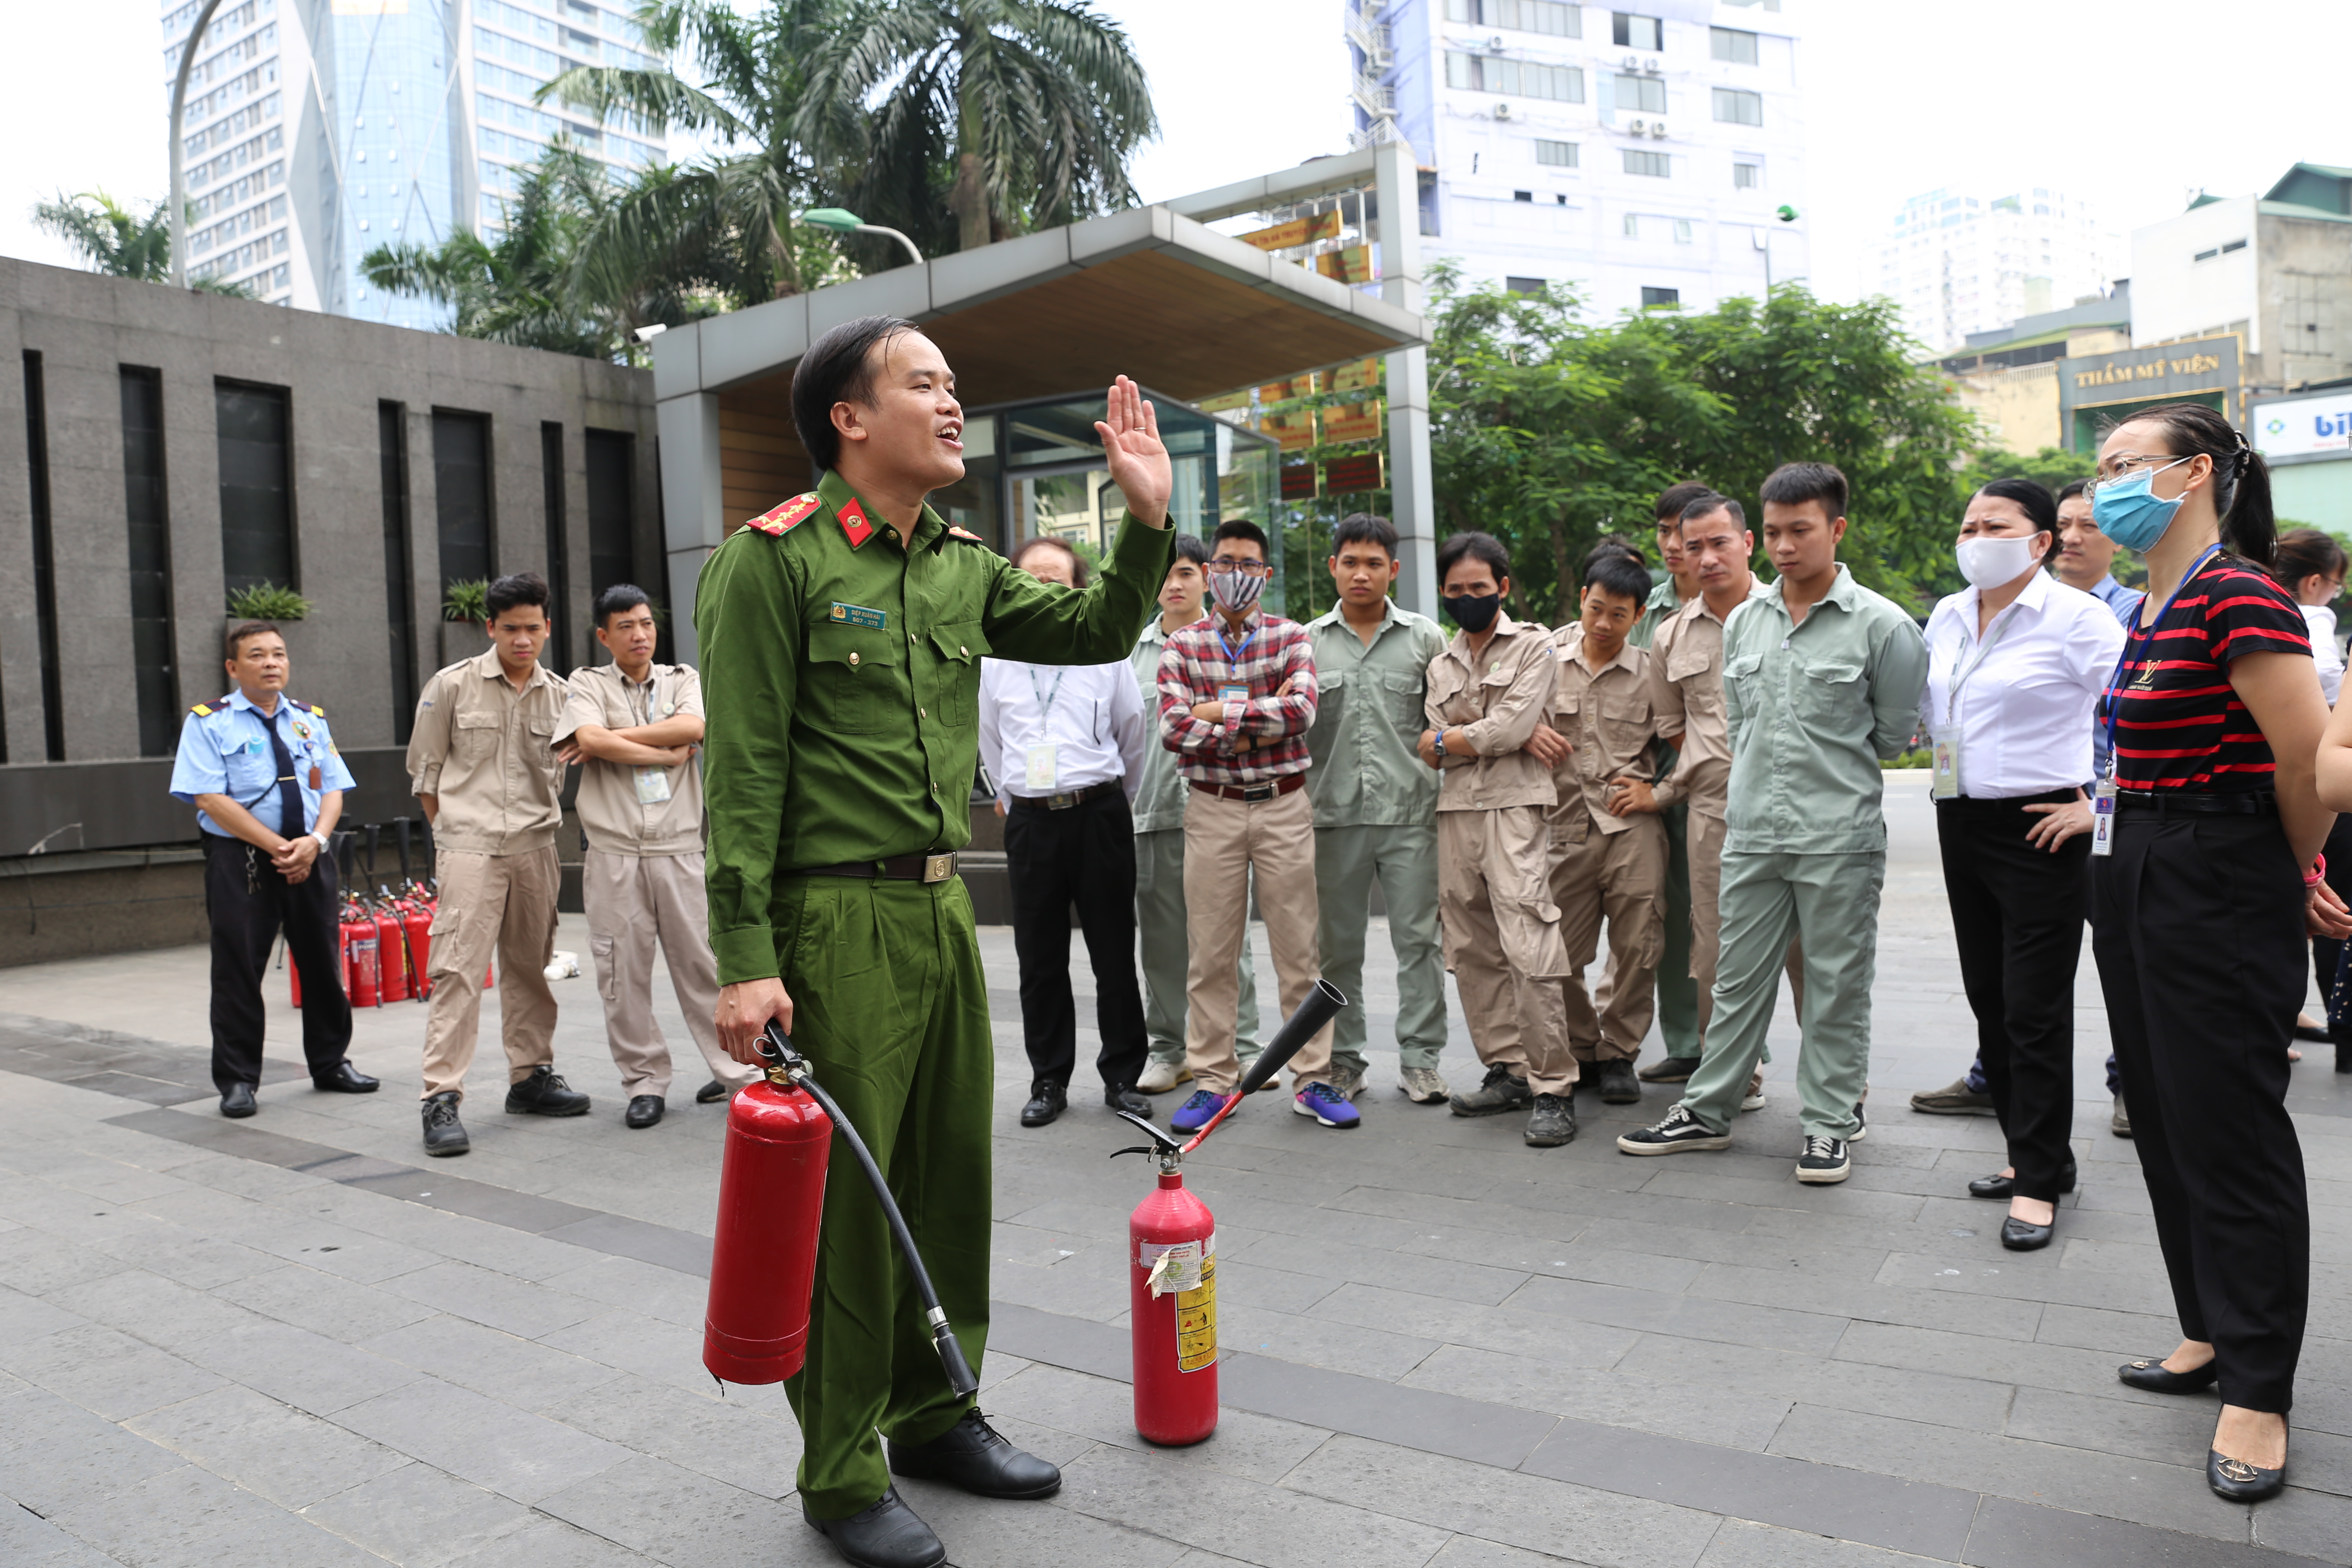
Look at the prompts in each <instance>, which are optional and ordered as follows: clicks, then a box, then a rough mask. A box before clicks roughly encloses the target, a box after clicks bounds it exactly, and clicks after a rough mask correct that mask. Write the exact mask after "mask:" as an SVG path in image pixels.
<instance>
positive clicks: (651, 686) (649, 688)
mask: <svg viewBox="0 0 2352 1568" xmlns="http://www.w3.org/2000/svg"><path fill="white" fill-rule="evenodd" d="M621 692H622V699H621V700H623V701H624V702H626V703H627V704H628V705H629V707H630V708H631V710H635V707H636V705H637V704H636V696H637V692H636V687H635V683H634V682H632V681H631V680H630V679H628V677H626V676H623V677H622V678H621ZM660 711H661V677H660V676H658V675H656V674H654V673H652V672H651V671H648V672H647V673H646V714H645V717H644V718H643V719H641V720H639V721H638V722H640V723H644V724H651V723H652V722H653V721H654V718H655V715H656V714H658V713H659V712H660ZM631 717H633V718H634V717H635V712H634V711H632V713H631Z"/></svg>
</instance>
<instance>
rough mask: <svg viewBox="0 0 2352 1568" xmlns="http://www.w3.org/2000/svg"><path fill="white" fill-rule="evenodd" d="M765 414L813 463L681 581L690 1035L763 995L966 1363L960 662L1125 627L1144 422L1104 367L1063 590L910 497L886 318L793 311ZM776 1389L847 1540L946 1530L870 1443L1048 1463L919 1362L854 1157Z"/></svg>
mask: <svg viewBox="0 0 2352 1568" xmlns="http://www.w3.org/2000/svg"><path fill="white" fill-rule="evenodd" d="M793 426H794V427H795V428H796V429H797V431H798V432H799V435H800V438H801V442H802V445H803V447H805V448H806V449H807V451H808V454H809V457H810V459H811V461H812V462H813V463H814V465H815V467H816V468H818V469H819V470H821V471H822V472H823V473H824V479H823V480H822V482H821V483H820V484H819V485H818V486H817V488H816V489H815V490H814V491H813V492H811V493H809V494H807V495H803V496H800V497H797V498H795V499H793V500H789V501H786V502H785V503H784V504H783V505H782V506H780V507H778V508H776V509H775V510H773V511H771V512H769V513H767V514H766V515H765V516H764V517H761V518H757V519H754V520H753V521H751V523H750V524H748V525H747V526H745V527H744V528H742V529H740V530H739V531H737V532H736V533H735V534H734V535H733V536H732V537H730V539H729V540H728V541H727V542H726V543H724V544H722V545H720V546H719V550H718V552H716V553H715V554H713V555H712V556H711V558H710V561H709V563H708V564H707V565H706V566H705V567H704V568H703V572H702V579H701V584H700V586H699V588H698V590H697V601H696V605H695V627H696V630H697V632H698V634H699V636H700V638H701V644H702V668H703V675H704V680H705V684H706V688H707V692H708V695H707V698H706V706H707V709H708V711H709V741H708V746H707V752H708V755H707V762H706V788H707V791H708V795H709V821H710V847H709V873H708V882H709V900H710V943H711V947H712V949H713V951H714V952H716V953H717V954H718V958H719V982H720V991H719V1041H720V1043H721V1044H722V1045H724V1046H725V1047H727V1050H728V1052H729V1054H730V1055H731V1056H733V1057H734V1058H735V1059H737V1060H738V1061H741V1062H746V1063H749V1062H752V1061H755V1060H757V1059H758V1041H759V1037H760V1034H761V1030H762V1029H763V1028H765V1026H767V1024H768V1021H769V1020H770V1019H774V1020H775V1021H776V1022H778V1023H779V1024H781V1025H782V1026H783V1027H784V1028H785V1029H786V1030H788V1031H790V1032H791V1034H792V1036H793V1044H794V1045H795V1046H796V1047H798V1048H799V1049H800V1051H801V1052H802V1053H803V1055H805V1056H806V1057H807V1058H809V1060H810V1062H811V1064H812V1065H813V1067H814V1068H815V1071H816V1074H817V1077H818V1079H819V1080H820V1081H821V1082H823V1083H824V1085H825V1087H826V1088H827V1089H830V1090H831V1091H832V1092H833V1094H834V1097H835V1099H836V1100H839V1101H840V1104H841V1109H842V1110H843V1112H844V1114H845V1115H846V1116H847V1117H848V1119H849V1120H850V1121H851V1122H852V1123H853V1124H854V1125H855V1126H856V1128H857V1131H859V1133H860V1134H862V1135H863V1136H864V1138H865V1139H866V1143H867V1145H868V1146H869V1147H870V1148H871V1149H872V1150H873V1152H874V1156H875V1159H876V1160H877V1162H878V1163H880V1164H881V1165H882V1167H883V1168H884V1169H885V1170H886V1171H887V1172H888V1173H889V1179H890V1185H891V1190H892V1192H893V1193H894V1194H896V1195H897V1197H898V1204H899V1206H900V1208H901V1209H902V1210H903V1211H904V1212H905V1215H906V1217H907V1223H908V1226H909V1227H910V1228H911V1229H912V1231H913V1233H914V1237H915V1240H916V1242H917V1244H918V1245H919V1247H920V1248H921V1250H922V1254H923V1258H924V1261H925V1262H926V1263H927V1264H928V1265H929V1270H930V1273H931V1276H932V1279H933V1280H934V1281H935V1282H936V1284H937V1286H938V1288H939V1292H940V1302H941V1304H942V1306H943V1307H944V1308H945V1309H946V1311H947V1314H948V1317H949V1320H950V1321H951V1322H952V1323H953V1324H954V1326H955V1330H956V1332H957V1334H958V1336H959V1337H960V1338H961V1341H962V1342H963V1344H964V1345H965V1347H966V1348H967V1350H968V1351H969V1352H970V1353H971V1357H972V1360H973V1362H974V1364H975V1365H976V1364H978V1362H979V1359H980V1356H981V1353H982V1351H983V1349H984V1348H985V1343H986V1340H987V1335H988V1243H989V1221H990V1217H991V1216H990V1183H989V1123H990V1115H991V1108H992V1096H993V1091H994V1049H993V1047H992V1041H991V1038H990V1034H989V1024H988V994H987V989H986V983H985V981H984V979H983V977H982V973H981V963H980V947H979V941H978V937H977V935H976V934H975V932H974V931H973V927H972V915H971V900H970V898H969V897H968V896H967V895H966V893H965V891H964V887H963V883H962V882H961V880H960V879H957V877H956V875H955V863H956V856H955V851H956V850H957V849H959V848H961V847H962V846H963V844H964V843H965V842H966V841H967V840H968V839H969V838H970V837H971V820H970V806H969V804H968V803H969V801H970V798H971V780H972V773H973V770H974V768H975V766H976V764H977V761H978V756H979V724H978V700H979V688H980V661H981V658H982V655H985V654H993V655H995V656H996V657H998V658H1011V659H1020V660H1024V661H1027V662H1030V663H1039V664H1105V663H1108V662H1109V661H1111V660H1113V659H1118V658H1125V657H1126V655H1127V652H1128V650H1129V647H1132V646H1133V645H1134V641H1135V635H1136V632H1137V631H1138V629H1139V628H1140V627H1141V626H1142V625H1143V621H1144V617H1145V616H1146V615H1147V614H1149V613H1150V607H1151V603H1152V597H1153V595H1155V594H1157V593H1158V592H1159V589H1160V581H1161V579H1162V577H1163V576H1164V575H1165V574H1166V573H1167V570H1168V557H1169V538H1170V535H1169V533H1168V532H1167V526H1168V497H1169V490H1170V484H1171V476H1170V469H1169V461H1168V454H1167V448H1166V447H1163V446H1162V445H1161V444H1160V436H1159V424H1158V419H1157V416H1155V415H1154V413H1153V411H1152V408H1151V405H1150V404H1149V403H1147V402H1145V401H1144V399H1143V397H1142V395H1141V394H1140V393H1139V392H1138V391H1137V389H1136V387H1135V385H1134V384H1133V383H1131V382H1129V380H1128V379H1127V378H1126V377H1124V376H1121V377H1120V378H1119V380H1118V384H1117V385H1115V386H1114V387H1113V388H1112V389H1111V391H1110V395H1109V406H1108V410H1107V414H1106V420H1105V422H1103V423H1100V424H1097V426H1095V430H1096V433H1097V436H1098V437H1100V438H1101V440H1102V444H1103V447H1104V453H1105V457H1106V459H1107V462H1108V467H1109V468H1110V471H1111V476H1112V478H1113V479H1115V480H1116V481H1117V482H1118V487H1119V489H1120V490H1121V492H1122V493H1123V494H1124V495H1125V497H1126V499H1127V506H1128V521H1126V522H1125V523H1124V524H1123V525H1122V526H1121V527H1120V529H1119V532H1118V540H1117V542H1115V543H1114V544H1113V545H1112V547H1111V551H1110V558H1109V561H1108V567H1107V569H1106V570H1105V571H1104V573H1103V574H1102V575H1101V576H1100V577H1099V578H1098V579H1097V581H1096V583H1095V584H1094V586H1092V587H1091V588H1088V589H1087V590H1085V591H1083V592H1080V591H1076V590H1072V589H1068V588H1063V587H1059V586H1056V585H1054V584H1046V583H1043V582H1040V581H1039V580H1037V579H1036V578H1034V577H1032V576H1030V575H1028V574H1025V573H1023V572H1017V571H1015V570H1013V567H1012V566H1011V565H1010V564H1008V563H1006V562H1005V561H1004V560H1003V558H1002V557H1001V556H999V555H997V554H996V553H994V552H992V551H991V550H989V549H988V548H987V546H986V545H984V544H982V542H981V541H980V539H979V538H978V537H977V536H976V535H973V534H971V533H968V532H966V531H963V530H961V529H959V528H950V527H949V526H948V525H947V524H946V523H944V522H942V521H940V518H939V515H938V514H937V513H935V512H933V511H932V510H929V508H928V507H926V506H925V505H924V504H923V498H924V497H925V496H926V495H927V494H929V492H930V491H932V490H935V489H941V488H943V487H945V486H947V485H950V484H953V483H955V482H956V481H957V480H958V479H961V478H962V476H963V458H962V451H963V446H962V439H961V438H962V435H963V410H962V407H961V405H960V404H959V403H958V402H957V399H956V393H955V378H954V375H953V374H952V373H951V372H950V370H949V368H948V365H947V362H946V359H945V357H944V356H943V355H942V354H941V353H940V350H939V348H938V347H937V345H935V344H933V343H932V342H930V341H929V339H928V338H926V337H924V336H923V335H922V334H921V333H920V332H919V331H916V330H915V329H914V328H913V327H912V326H911V325H910V324H908V322H905V321H896V320H892V319H890V318H887V317H866V318H865V319H863V320H860V321H851V322H848V323H846V324H845V325H843V326H840V327H836V328H835V329H834V330H833V331H829V332H827V333H825V334H824V336H823V337H821V338H819V339H818V340H817V341H816V342H815V343H814V344H812V345H811V346H810V348H809V351H808V353H807V354H806V355H804V356H803V358H802V360H801V363H800V365H799V368H798V370H797V371H796V372H795V374H794V375H793ZM840 1158H841V1157H840V1156H838V1155H836V1161H838V1160H839V1159H840ZM784 1391H785V1394H787V1396H788V1397H789V1398H790V1400H791V1402H792V1406H793V1414H794V1415H796V1416H798V1417H799V1420H800V1423H801V1432H802V1436H803V1439H804V1445H803V1455H802V1458H801V1464H800V1472H799V1486H800V1493H801V1508H802V1512H803V1517H804V1518H805V1519H807V1520H808V1521H809V1522H810V1523H811V1524H812V1525H814V1527H815V1528H816V1529H818V1530H819V1531H822V1532H824V1534H825V1535H826V1536H827V1537H828V1538H830V1539H831V1540H832V1542H833V1543H834V1545H835V1548H836V1549H838V1550H839V1551H840V1552H841V1554H842V1556H843V1557H844V1558H845V1559H846V1560H847V1561H849V1562H851V1563H857V1564H861V1565H872V1568H923V1565H925V1564H929V1563H938V1562H940V1561H942V1560H943V1559H944V1557H945V1555H946V1553H945V1552H944V1550H943V1549H942V1548H941V1547H940V1542H939V1538H938V1537H937V1536H935V1535H934V1534H932V1532H931V1531H930V1528H929V1526H928V1525H926V1524H924V1523H923V1521H921V1520H920V1519H919V1518H917V1517H916V1515H915V1514H914V1512H913V1510H910V1509H908V1507H907V1505H906V1504H905V1503H904V1502H902V1501H900V1500H899V1499H898V1492H897V1490H896V1489H894V1488H893V1487H892V1486H891V1484H890V1479H889V1477H890V1473H891V1472H896V1473H897V1474H899V1475H903V1476H919V1477H927V1478H930V1479H939V1480H943V1481H947V1482H949V1483H950V1484H953V1485H956V1486H959V1487H961V1488H962V1489H965V1490H967V1491H971V1492H974V1493H976V1494H978V1495H981V1496H983V1497H1000V1498H1042V1497H1046V1496H1050V1495H1051V1494H1052V1493H1053V1492H1055V1490H1056V1489H1059V1487H1060V1486H1061V1472H1060V1471H1059V1470H1058V1469H1056V1468H1055V1467H1054V1466H1052V1465H1050V1464H1047V1463H1046V1462H1045V1461H1044V1460H1042V1459H1039V1458H1034V1457H1033V1456H1031V1455H1028V1454H1024V1453H1023V1452H1022V1451H1021V1450H1019V1449H1017V1448H1015V1447H1013V1446H1012V1445H1011V1444H1010V1443H1008V1442H1006V1441H1005V1440H1004V1439H1003V1437H1001V1436H998V1435H997V1434H996V1433H995V1432H994V1431H992V1429H991V1428H990V1427H989V1426H988V1424H987V1423H986V1422H985V1421H984V1420H983V1419H982V1417H981V1415H980V1412H979V1411H978V1409H977V1408H976V1407H974V1406H973V1405H971V1402H970V1401H969V1400H965V1399H960V1398H958V1397H956V1396H955V1395H953V1394H951V1393H950V1391H949V1389H948V1387H947V1384H946V1383H945V1381H944V1379H943V1378H942V1376H941V1373H940V1363H939V1360H938V1358H937V1356H936V1354H935V1353H934V1352H933V1351H932V1349H931V1337H930V1334H929V1332H928V1331H927V1330H926V1327H925V1325H924V1322H923V1314H922V1310H921V1308H920V1306H919V1302H918V1300H917V1298H916V1296H915V1294H914V1290H913V1289H912V1287H911V1285H910V1284H909V1282H908V1278H907V1275H906V1271H905V1268H904V1266H903V1264H902V1263H901V1262H900V1260H899V1258H898V1255H897V1254H896V1252H895V1251H894V1249H893V1247H892V1246H891V1241H890V1235H889V1231H888V1228H887V1222H886V1221H885V1220H884V1217H883V1215H882V1211H881V1208H880V1205H877V1203H876V1202H875V1200H874V1196H873V1194H872V1193H871V1191H870V1190H868V1189H867V1188H866V1185H865V1184H863V1183H861V1182H859V1181H857V1180H856V1178H855V1177H854V1176H845V1177H840V1178H837V1179H835V1180H834V1181H833V1182H831V1183H829V1184H827V1187H826V1191H825V1195H824V1230H823V1234H822V1237H821V1239H820V1242H819V1245H818V1251H817V1265H816V1282H815V1289H814V1292H813V1295H812V1299H811V1303H810V1321H809V1333H808V1351H807V1363H806V1364H805V1365H804V1366H803V1369H802V1371H801V1372H800V1373H799V1374H798V1375H796V1376H794V1377H793V1378H792V1379H791V1380H790V1381H788V1382H787V1383H786V1384H785V1385H784ZM877 1427H878V1428H879V1429H880V1432H881V1434H882V1435H883V1436H887V1438H888V1440H889V1447H888V1454H887V1468H886V1466H885V1454H884V1447H883V1444H882V1442H881V1441H880V1440H879V1439H878V1438H877Z"/></svg>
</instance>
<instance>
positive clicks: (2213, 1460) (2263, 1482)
mask: <svg viewBox="0 0 2352 1568" xmlns="http://www.w3.org/2000/svg"><path fill="white" fill-rule="evenodd" d="M2205 1484H2206V1485H2207V1486H2209V1487H2211V1488H2212V1489H2213V1495H2214V1496H2215V1497H2217V1498H2220V1499H2221V1500H2222V1501H2223V1502H2268V1501H2269V1500H2271V1499H2273V1498H2274V1497H2276V1496H2278V1495H2279V1491H2280V1489H2282V1488H2284V1486H2285V1485H2286V1467H2285V1466H2284V1465H2281V1466H2280V1467H2279V1468H2277V1469H2275V1470H2266V1469H2263V1468H2262V1467H2261V1466H2260V1465H2250V1464H2248V1463H2246V1461H2245V1460H2243V1459H2225V1458H2222V1457H2221V1449H2219V1448H2208V1449H2206V1450H2205Z"/></svg>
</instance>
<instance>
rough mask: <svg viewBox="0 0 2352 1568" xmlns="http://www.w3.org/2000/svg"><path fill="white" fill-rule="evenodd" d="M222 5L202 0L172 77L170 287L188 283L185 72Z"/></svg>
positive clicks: (176, 287)
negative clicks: (177, 71) (184, 120)
mask: <svg viewBox="0 0 2352 1568" xmlns="http://www.w3.org/2000/svg"><path fill="white" fill-rule="evenodd" d="M220 7H221V0H205V8H204V9H203V10H201V11H199V12H197V13H196V25H195V26H193V27H191V28H189V29H188V41H187V42H186V43H185V44H184V45H182V46H181V47H180V70H179V74H178V75H177V76H175V77H173V79H172V287H173V288H174V289H184V288H186V287H187V286H188V149H187V146H186V144H185V143H186V138H185V137H184V135H183V134H182V133H181V124H182V121H183V118H184V115H185V114H186V111H187V107H188V72H189V71H190V70H191V69H193V68H194V66H195V63H196V43H197V41H198V40H199V39H201V38H202V37H204V36H205V26H206V25H207V24H209V23H210V22H211V21H212V19H213V13H214V12H215V11H217V10H219V9H220Z"/></svg>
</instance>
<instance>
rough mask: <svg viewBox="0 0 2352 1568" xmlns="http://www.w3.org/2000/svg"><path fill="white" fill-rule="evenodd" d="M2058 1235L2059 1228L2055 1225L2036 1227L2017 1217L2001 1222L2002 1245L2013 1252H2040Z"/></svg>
mask: <svg viewBox="0 0 2352 1568" xmlns="http://www.w3.org/2000/svg"><path fill="white" fill-rule="evenodd" d="M2057 1234H2058V1227H2057V1226H2056V1225H2055V1224H2054V1223H2053V1224H2051V1225H2036V1224H2034V1223H2033V1222H2032V1220H2030V1219H2020V1218H2018V1217H2017V1216H2016V1215H2009V1216H2008V1217H2007V1218H2006V1219H2003V1220H2002V1221H2001V1222H2000V1244H2001V1245H2002V1246H2003V1247H2007V1248H2009V1249H2010V1250H2011V1252H2039V1251H2041V1250H2042V1248H2043V1247H2047V1246H2049V1245H2050V1238H2051V1237H2053V1236H2055V1235H2057Z"/></svg>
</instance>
